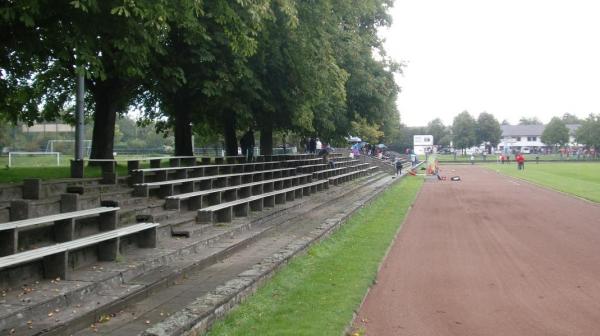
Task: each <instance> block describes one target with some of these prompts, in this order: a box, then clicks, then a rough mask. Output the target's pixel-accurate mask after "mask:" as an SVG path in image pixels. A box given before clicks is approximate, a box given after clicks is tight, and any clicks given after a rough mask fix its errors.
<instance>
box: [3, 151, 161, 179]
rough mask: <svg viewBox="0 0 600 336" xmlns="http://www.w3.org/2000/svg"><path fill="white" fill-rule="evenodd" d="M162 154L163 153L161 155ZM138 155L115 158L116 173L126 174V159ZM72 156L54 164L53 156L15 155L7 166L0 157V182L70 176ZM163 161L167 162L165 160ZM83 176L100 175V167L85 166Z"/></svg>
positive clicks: (61, 157) (146, 163) (4, 158)
mask: <svg viewBox="0 0 600 336" xmlns="http://www.w3.org/2000/svg"><path fill="white" fill-rule="evenodd" d="M163 156H164V155H163ZM139 157H140V156H122V157H119V158H118V159H117V160H119V161H122V162H120V163H118V164H117V175H118V176H125V175H127V163H126V162H125V161H126V160H127V159H131V158H139ZM72 158H73V157H72V156H70V155H61V156H60V164H59V165H56V157H55V156H49V155H44V156H16V157H14V159H13V166H12V167H11V168H8V157H5V156H3V157H0V183H10V182H20V181H22V180H23V179H26V178H41V179H42V180H52V179H63V178H68V177H69V176H70V167H69V165H70V162H71V159H72ZM164 163H167V161H166V160H165V161H164ZM148 166H149V164H148V162H142V163H141V167H148ZM84 174H85V177H100V176H101V171H100V167H85V170H84Z"/></svg>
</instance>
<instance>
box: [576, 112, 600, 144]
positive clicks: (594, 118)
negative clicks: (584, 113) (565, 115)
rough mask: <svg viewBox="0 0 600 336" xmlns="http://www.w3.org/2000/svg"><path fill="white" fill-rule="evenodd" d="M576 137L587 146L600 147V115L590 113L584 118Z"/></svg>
mask: <svg viewBox="0 0 600 336" xmlns="http://www.w3.org/2000/svg"><path fill="white" fill-rule="evenodd" d="M575 139H576V141H577V142H578V143H580V144H584V145H586V146H587V147H592V148H595V149H596V150H598V149H600V115H594V114H590V115H589V116H588V117H587V118H586V119H585V120H583V121H582V122H581V126H580V127H579V128H578V129H577V131H575Z"/></svg>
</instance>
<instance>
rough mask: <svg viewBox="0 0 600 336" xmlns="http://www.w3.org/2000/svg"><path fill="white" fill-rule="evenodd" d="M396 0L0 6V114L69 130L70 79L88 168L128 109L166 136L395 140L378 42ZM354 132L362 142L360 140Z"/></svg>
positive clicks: (179, 139) (182, 142) (391, 90)
mask: <svg viewBox="0 0 600 336" xmlns="http://www.w3.org/2000/svg"><path fill="white" fill-rule="evenodd" d="M391 5H392V0H361V1H358V0H318V1H299V0H277V1H272V0H248V1H237V0H214V1H200V0H137V1H131V0H106V1H99V0H57V1H44V0H20V1H16V0H9V1H5V2H2V4H0V41H1V42H0V43H1V44H0V77H1V80H0V117H3V118H6V119H8V120H10V121H12V122H25V123H29V124H32V123H34V122H38V121H43V120H56V119H63V120H67V121H70V120H71V119H72V116H71V111H72V108H73V104H74V83H75V76H76V75H77V74H84V75H85V79H86V104H87V111H88V114H89V117H90V118H92V119H93V121H94V129H93V132H92V133H93V135H92V137H93V149H92V158H111V157H112V155H113V154H112V153H113V145H114V141H115V122H116V120H117V116H118V115H119V114H122V113H126V112H127V111H129V110H131V109H132V108H134V107H135V108H137V109H139V110H141V111H142V112H143V117H144V118H145V119H146V120H148V121H154V122H155V123H156V125H157V126H158V128H159V130H160V131H163V132H166V133H171V132H172V133H173V134H174V135H175V148H176V153H177V154H180V155H185V154H191V150H192V146H191V139H192V135H193V134H196V135H197V136H206V137H207V138H211V139H214V138H222V139H224V142H225V144H226V148H227V151H228V152H229V153H230V154H232V152H234V151H235V152H237V135H238V134H239V133H240V132H243V131H245V130H246V129H248V128H250V127H252V128H255V129H257V130H259V131H260V135H261V141H260V143H261V149H263V153H265V154H268V153H269V152H270V150H271V148H272V144H273V139H272V138H273V134H274V132H275V133H277V134H279V133H281V132H283V134H287V133H288V132H293V133H295V134H297V135H299V136H320V137H321V138H323V139H324V140H325V141H328V142H329V141H333V142H336V141H339V140H340V139H343V137H345V136H347V135H348V134H350V133H352V132H353V131H355V132H358V133H360V132H363V131H366V132H368V134H365V136H371V137H372V136H373V134H374V135H375V136H376V137H377V138H378V139H377V140H379V141H382V140H385V139H389V138H390V137H393V136H396V135H397V134H398V130H399V115H398V111H397V109H396V105H395V100H396V96H397V94H398V92H399V88H398V86H397V85H396V84H395V83H394V79H393V74H394V72H396V71H399V66H398V65H397V64H395V63H394V62H392V61H390V60H389V59H388V58H387V57H386V56H385V53H384V51H383V49H382V47H381V40H380V39H379V37H378V36H377V30H378V29H379V28H380V27H383V26H387V25H389V24H391V20H390V17H389V15H388V14H387V12H388V9H389V8H390V6H391ZM355 135H359V136H360V135H361V134H355Z"/></svg>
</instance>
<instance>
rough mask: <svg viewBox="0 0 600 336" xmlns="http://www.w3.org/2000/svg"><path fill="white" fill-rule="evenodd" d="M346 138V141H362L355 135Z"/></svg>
mask: <svg viewBox="0 0 600 336" xmlns="http://www.w3.org/2000/svg"><path fill="white" fill-rule="evenodd" d="M346 140H348V142H361V141H362V139H361V138H359V137H357V136H351V137H348V138H346Z"/></svg>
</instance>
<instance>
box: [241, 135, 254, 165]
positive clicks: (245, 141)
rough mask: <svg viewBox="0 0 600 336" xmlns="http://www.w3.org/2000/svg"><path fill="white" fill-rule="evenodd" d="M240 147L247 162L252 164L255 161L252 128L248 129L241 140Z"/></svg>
mask: <svg viewBox="0 0 600 336" xmlns="http://www.w3.org/2000/svg"><path fill="white" fill-rule="evenodd" d="M240 147H241V149H242V155H243V156H244V157H245V158H246V161H247V162H252V160H253V159H254V132H253V131H252V128H250V129H248V132H246V133H245V134H244V135H243V136H242V138H241V139H240Z"/></svg>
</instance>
